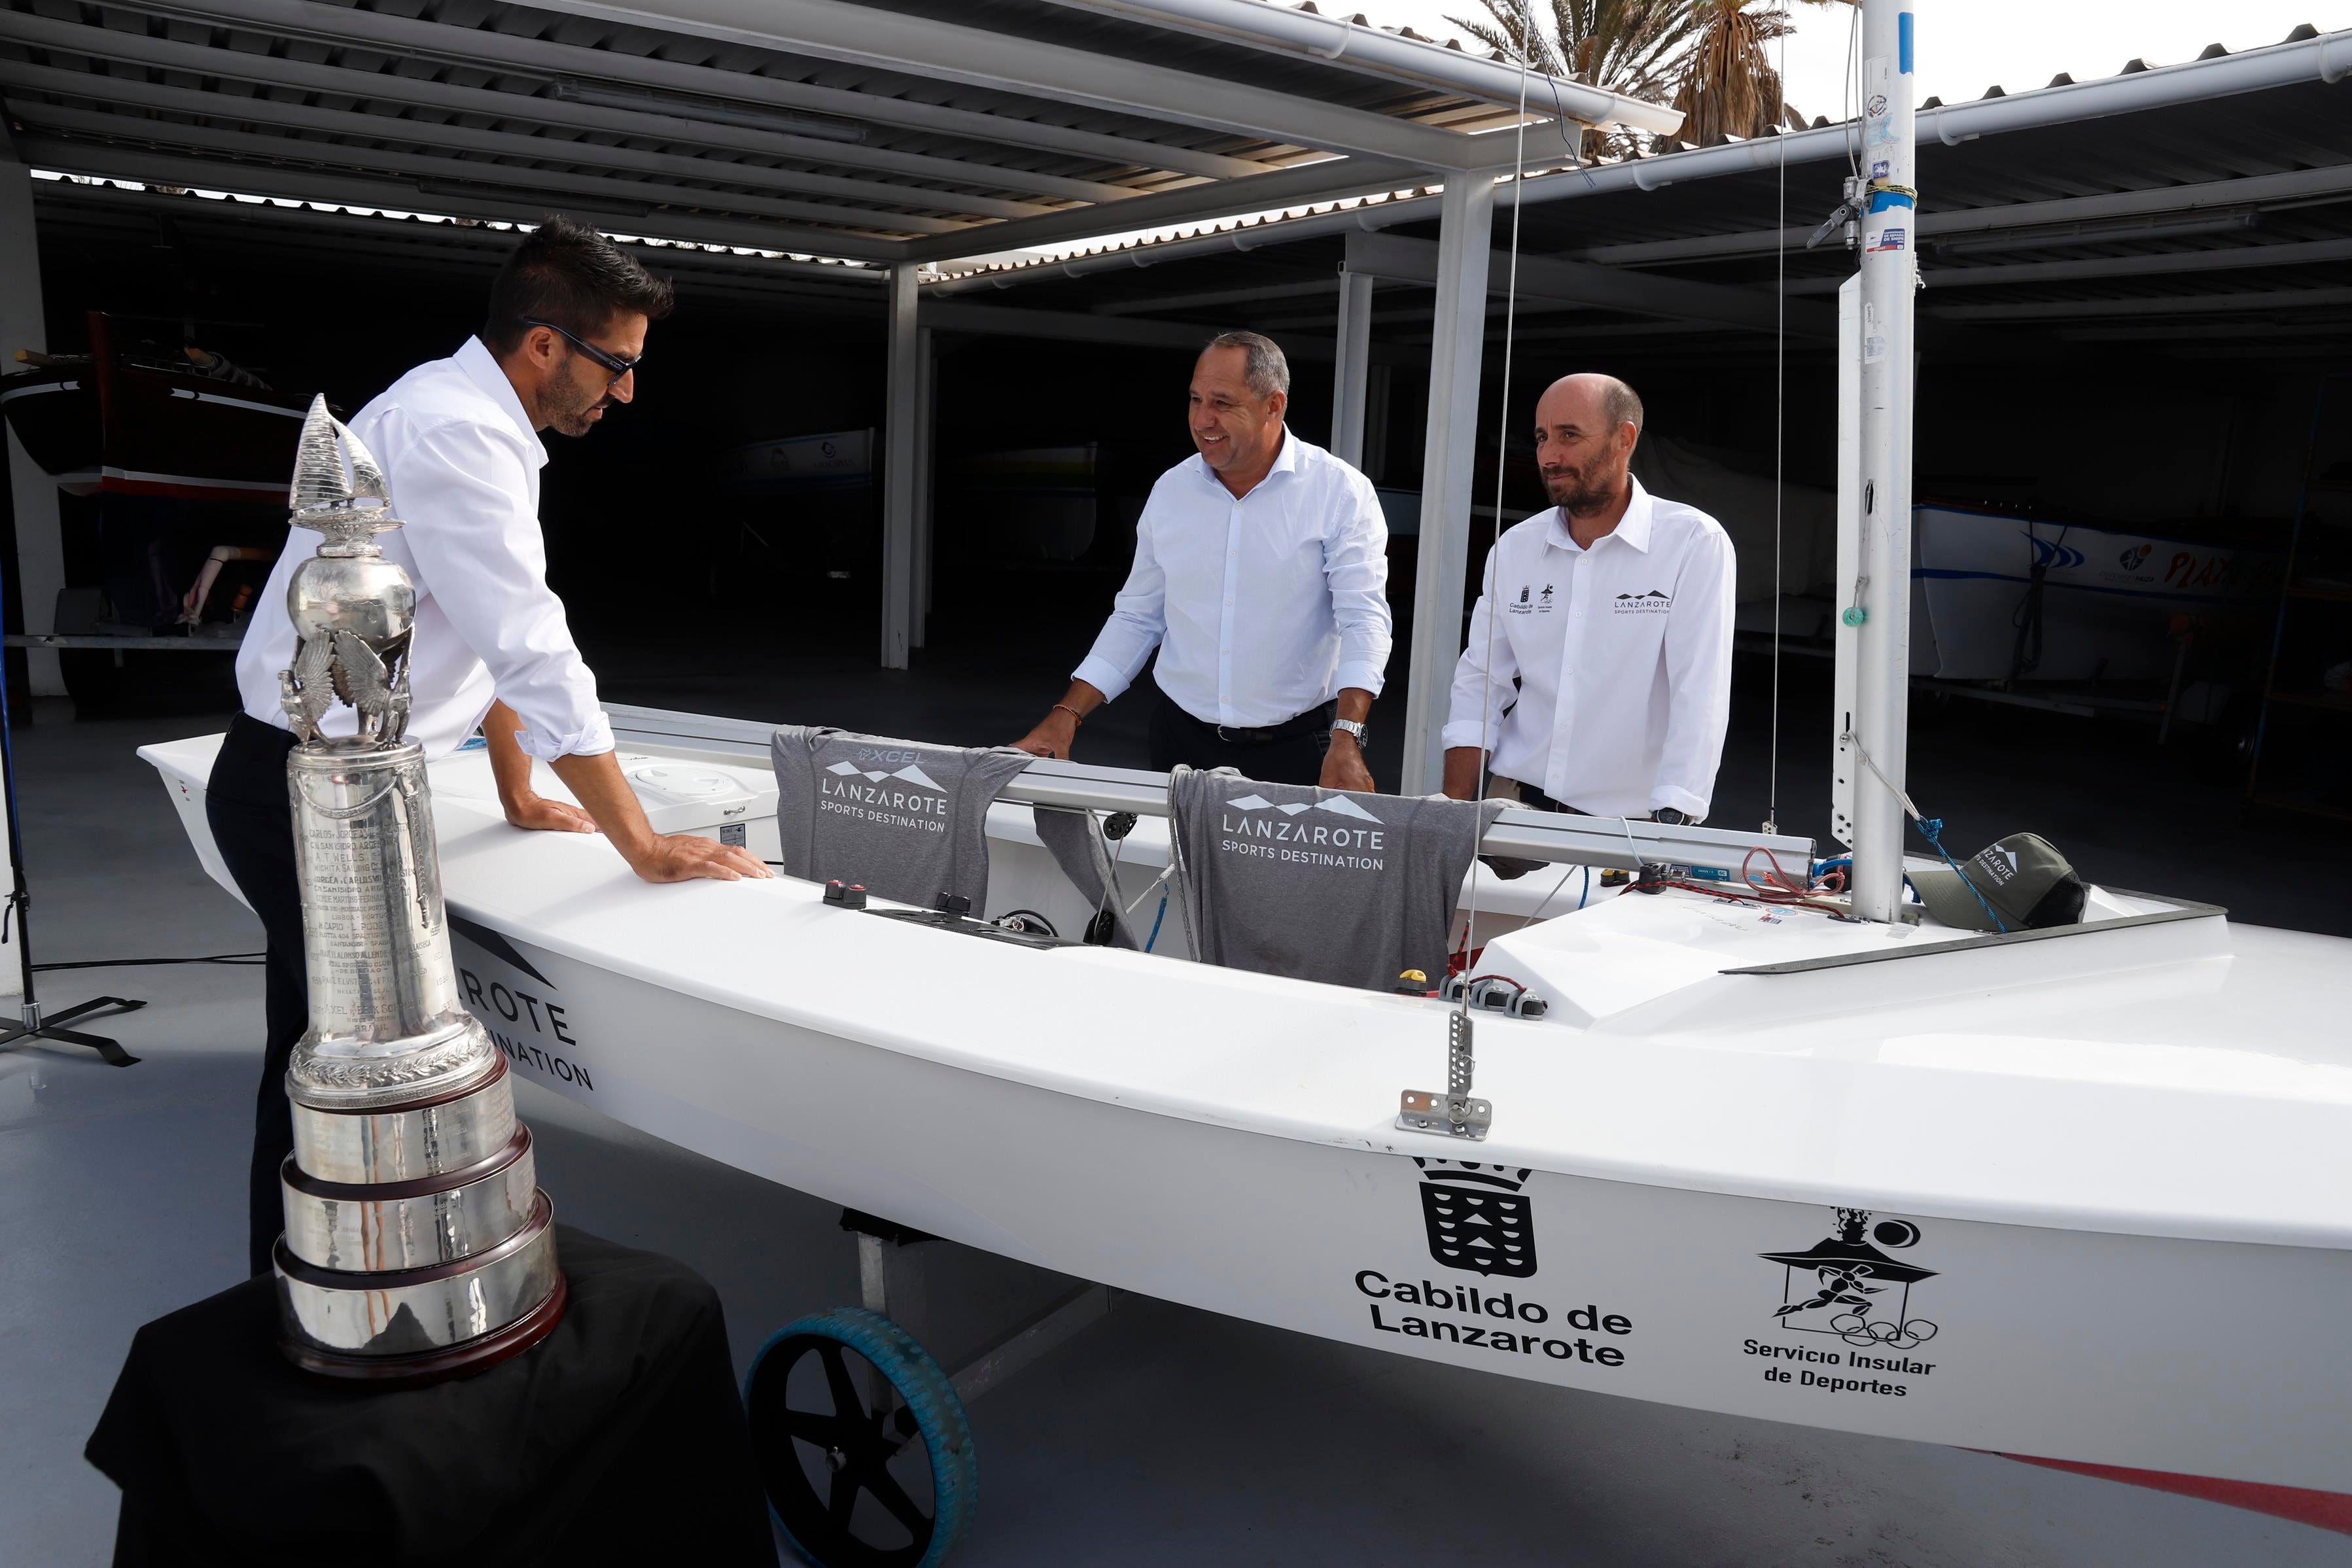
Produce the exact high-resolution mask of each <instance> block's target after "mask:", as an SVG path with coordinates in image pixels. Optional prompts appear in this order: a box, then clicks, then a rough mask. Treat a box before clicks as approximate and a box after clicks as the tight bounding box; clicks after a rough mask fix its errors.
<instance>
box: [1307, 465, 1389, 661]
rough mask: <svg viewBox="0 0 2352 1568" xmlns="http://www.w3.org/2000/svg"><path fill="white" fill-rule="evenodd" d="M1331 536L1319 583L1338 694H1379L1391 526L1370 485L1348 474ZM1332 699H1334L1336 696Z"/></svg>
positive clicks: (1385, 635)
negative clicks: (1335, 631)
mask: <svg viewBox="0 0 2352 1568" xmlns="http://www.w3.org/2000/svg"><path fill="white" fill-rule="evenodd" d="M1348 478H1349V480H1350V481H1352V482H1351V483H1349V485H1348V486H1347V487H1346V488H1345V489H1344V490H1343V491H1342V492H1341V501H1340V504H1339V507H1337V508H1336V509H1335V513H1334V516H1333V518H1332V526H1331V529H1330V532H1328V534H1326V535H1325V536H1324V539H1323V579H1324V581H1325V582H1326V583H1327V584H1328V585H1329V587H1330V590H1331V620H1332V622H1333V624H1335V625H1336V626H1338V628H1339V669H1338V671H1337V673H1336V674H1334V675H1333V676H1332V680H1333V682H1334V684H1335V685H1337V687H1338V688H1339V690H1340V691H1345V690H1346V689H1348V688H1349V687H1350V686H1358V687H1361V688H1362V689H1363V690H1365V691H1368V692H1370V693H1371V694H1372V695H1374V696H1378V695H1381V684H1382V683H1383V682H1384V681H1385V680H1386V679H1387V678H1388V667H1389V649H1390V646H1391V643H1392V641H1393V629H1394V625H1395V622H1394V619H1393V617H1392V616H1391V612H1390V611H1389V524H1388V518H1387V517H1384V516H1382V515H1381V498H1380V494H1379V492H1377V491H1375V490H1374V489H1373V488H1372V485H1371V481H1370V480H1369V479H1366V478H1364V477H1363V476H1361V475H1359V474H1356V473H1353V472H1352V471H1350V472H1349V474H1348ZM1335 695H1336V694H1335Z"/></svg>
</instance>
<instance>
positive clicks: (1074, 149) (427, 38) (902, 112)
mask: <svg viewBox="0 0 2352 1568" xmlns="http://www.w3.org/2000/svg"><path fill="white" fill-rule="evenodd" d="M109 3H110V5H112V6H115V7H119V8H121V9H126V10H133V11H143V12H147V13H150V14H152V15H156V16H199V17H205V18H207V19H212V20H217V21H219V22H221V23H222V24H223V25H226V26H235V27H251V28H258V29H265V30H268V31H270V32H274V33H278V34H282V35H292V36H299V37H312V38H319V39H322V40H325V41H328V42H331V43H338V44H355V45H359V46H362V47H374V48H386V49H392V50H396V51H399V52H402V53H414V54H420V55H429V56H433V57H437V58H440V59H443V60H447V61H452V62H457V63H463V64H467V65H473V66H477V67H489V66H508V67H512V68H515V69H517V70H520V71H526V72H539V73H560V74H563V75H568V76H572V77H577V78H588V79H593V80H601V81H611V82H624V83H627V84H629V85H631V86H635V87H643V88H653V89H660V90H663V91H669V92H682V93H693V94H698V95H700V96H703V97H707V98H718V99H734V100H736V101H738V102H742V103H756V104H761V105H764V106H768V107H772V108H777V109H795V110H813V111H814V112H816V113H820V114H835V115H840V116H842V117H843V118H845V119H848V120H865V121H867V122H869V123H873V124H877V125H897V126H904V127H907V128H909V129H912V130H918V131H937V132H939V133H940V134H941V135H947V136H960V137H964V138H967V139H969V140H971V141H982V142H990V143H993V144H996V145H999V146H1005V147H1029V148H1034V149H1037V150H1039V151H1041V152H1060V153H1066V154H1068V155H1070V156H1073V157H1079V158H1095V159H1099V160H1101V161H1102V162H1106V163H1132V164H1134V165H1136V166H1137V167H1139V168H1143V169H1161V170H1166V171H1168V172H1171V173H1178V174H1191V175H1198V176H1201V177H1202V178H1206V179H1228V178H1231V177H1233V176H1234V175H1240V174H1254V173H1256V172H1259V171H1260V170H1262V169H1264V168H1265V167H1266V165H1265V164H1262V163H1257V162H1251V161H1249V160H1247V159H1243V158H1228V157H1225V156H1223V155H1222V154H1219V153H1214V152H1196V151H1194V150H1192V149H1191V148H1182V147H1166V146H1162V145H1160V143H1158V142H1153V141H1142V140H1140V139H1139V138H1135V137H1128V136H1115V135H1110V134H1108V133H1105V132H1102V131H1075V130H1071V129H1070V128H1068V127H1066V126H1060V125H1046V124H1043V123H1040V122H1038V121H1036V120H1015V119H1013V117H1011V116H1009V115H1002V114H988V113H982V112H980V111H978V110H968V109H951V108H949V107H947V106H945V105H943V104H935V103H921V102H918V101H915V100H913V99H900V98H888V97H885V96H884V95H882V94H880V93H872V92H853V91H850V90H847V89H842V88H831V87H819V86H817V85H815V84H814V83H811V82H797V81H787V80H783V79H781V78H775V77H766V76H757V75H753V74H752V73H751V72H748V71H737V70H727V69H723V68H716V67H711V66H691V65H684V64H681V63H679V62H677V61H675V60H665V59H657V58H655V57H651V56H646V55H631V54H623V53H620V52H619V51H617V50H612V49H598V48H589V47H584V46H582V45H578V44H564V43H558V42H555V41H553V40H551V39H541V38H532V37H520V36H517V35H514V34H509V33H499V32H492V31H489V30H487V29H484V28H477V27H454V26H448V25H447V24H446V23H441V22H430V21H425V20H422V19H419V18H415V17H409V16H394V15H392V14H390V13H388V12H382V11H362V10H361V9H359V8H358V7H356V6H350V5H323V4H320V0H109Z"/></svg>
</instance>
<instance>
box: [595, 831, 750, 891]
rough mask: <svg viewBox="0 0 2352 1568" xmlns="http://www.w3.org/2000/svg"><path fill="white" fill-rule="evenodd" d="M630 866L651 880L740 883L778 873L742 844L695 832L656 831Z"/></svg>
mask: <svg viewBox="0 0 2352 1568" xmlns="http://www.w3.org/2000/svg"><path fill="white" fill-rule="evenodd" d="M629 869H630V870H632V871H634V872H635V873H637V874H638V875H639V876H641V877H643V878H645V879H646V881H647V882H692V881H694V880H695V879H697V878H698V877H707V878H709V880H711V881H712V882H740V881H742V880H743V879H744V878H745V877H772V876H774V875H775V874H776V873H774V872H772V871H770V870H769V869H768V868H767V867H766V866H765V865H763V864H761V862H760V858H759V857H758V856H757V855H754V854H753V853H752V852H751V851H750V850H747V849H745V848H744V847H743V846H742V845H740V844H722V843H720V842H719V841H717V840H716V839H706V838H701V837H698V835H696V834H693V833H656V834H655V835H654V836H653V838H651V839H650V840H648V841H646V844H645V847H644V848H643V849H642V850H640V851H639V852H638V853H636V854H635V855H633V856H631V857H630V859H629Z"/></svg>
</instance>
